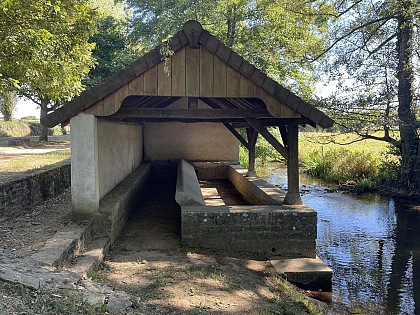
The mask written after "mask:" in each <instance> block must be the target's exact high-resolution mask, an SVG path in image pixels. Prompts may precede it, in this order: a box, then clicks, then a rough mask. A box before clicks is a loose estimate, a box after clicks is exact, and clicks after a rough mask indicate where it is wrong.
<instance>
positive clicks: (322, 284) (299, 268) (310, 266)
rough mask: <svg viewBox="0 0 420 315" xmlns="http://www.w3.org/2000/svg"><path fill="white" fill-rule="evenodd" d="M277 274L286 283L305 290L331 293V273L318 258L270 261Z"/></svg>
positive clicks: (274, 259) (273, 259)
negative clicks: (281, 276) (282, 277)
mask: <svg viewBox="0 0 420 315" xmlns="http://www.w3.org/2000/svg"><path fill="white" fill-rule="evenodd" d="M270 262H271V264H272V265H273V267H274V269H275V270H276V271H277V273H279V274H281V275H285V276H286V278H287V281H289V282H291V283H294V284H296V285H297V286H299V287H301V288H303V289H307V290H324V291H331V287H332V276H333V271H332V269H331V268H330V267H328V266H327V264H326V263H324V262H323V261H322V260H321V259H320V258H319V257H316V258H294V259H276V258H275V257H274V258H271V259H270Z"/></svg>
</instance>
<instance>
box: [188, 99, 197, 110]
mask: <svg viewBox="0 0 420 315" xmlns="http://www.w3.org/2000/svg"><path fill="white" fill-rule="evenodd" d="M188 108H198V97H189V98H188Z"/></svg>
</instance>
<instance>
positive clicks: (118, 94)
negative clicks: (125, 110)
mask: <svg viewBox="0 0 420 315" xmlns="http://www.w3.org/2000/svg"><path fill="white" fill-rule="evenodd" d="M114 93H115V100H114V108H108V111H107V115H112V114H114V113H116V112H117V111H118V110H119V109H120V107H121V104H122V102H123V101H124V99H125V98H126V97H127V96H128V85H127V84H126V85H124V86H122V87H121V88H119V89H118V90H117V91H115V92H114Z"/></svg>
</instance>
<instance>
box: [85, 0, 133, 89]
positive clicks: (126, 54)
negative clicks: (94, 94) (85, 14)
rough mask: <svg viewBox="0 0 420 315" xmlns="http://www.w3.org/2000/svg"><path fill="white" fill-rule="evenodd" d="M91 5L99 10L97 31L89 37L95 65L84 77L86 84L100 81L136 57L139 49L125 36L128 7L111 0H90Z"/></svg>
mask: <svg viewBox="0 0 420 315" xmlns="http://www.w3.org/2000/svg"><path fill="white" fill-rule="evenodd" d="M91 6H92V7H93V8H94V9H95V10H98V16H97V19H96V24H97V27H98V31H97V32H96V33H95V34H93V35H92V36H91V38H90V39H89V41H90V42H92V43H95V48H94V49H93V51H92V57H93V58H94V59H95V66H94V67H93V68H92V69H91V70H90V71H89V73H88V75H87V77H86V78H85V79H84V80H83V83H84V84H85V86H86V87H87V88H89V87H92V86H95V85H96V84H98V83H100V82H101V81H103V80H104V79H106V78H107V77H109V76H111V75H112V74H114V73H115V72H117V71H118V70H120V69H122V68H123V67H124V66H126V65H127V64H129V63H131V62H132V61H133V60H134V59H135V58H136V57H138V52H137V51H136V49H135V47H133V46H132V45H130V43H129V40H128V32H129V29H128V14H129V10H128V8H126V7H125V6H124V5H123V4H121V3H115V2H114V1H113V0H91Z"/></svg>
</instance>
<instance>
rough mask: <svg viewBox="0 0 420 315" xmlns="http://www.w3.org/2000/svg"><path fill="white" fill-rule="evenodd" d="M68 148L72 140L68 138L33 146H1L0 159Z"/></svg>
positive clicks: (4, 159)
mask: <svg viewBox="0 0 420 315" xmlns="http://www.w3.org/2000/svg"><path fill="white" fill-rule="evenodd" d="M68 148H70V141H68V140H66V141H62V142H51V143H45V144H39V143H37V144H34V145H31V146H18V147H0V161H6V160H10V159H16V158H19V157H23V156H27V155H32V154H42V153H49V152H53V151H59V150H65V149H68Z"/></svg>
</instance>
